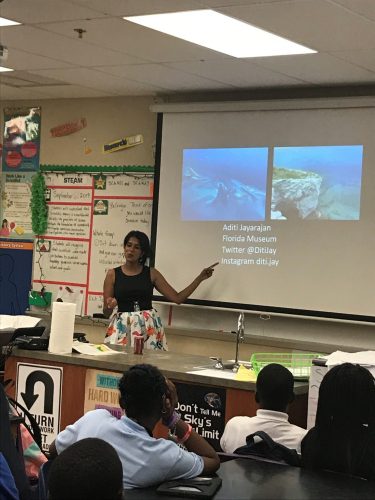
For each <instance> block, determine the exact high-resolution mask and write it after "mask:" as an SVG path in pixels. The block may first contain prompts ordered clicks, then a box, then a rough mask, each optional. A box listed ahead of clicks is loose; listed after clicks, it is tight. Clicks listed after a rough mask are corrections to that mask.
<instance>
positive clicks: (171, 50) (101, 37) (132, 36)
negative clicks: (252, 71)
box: [43, 18, 227, 65]
mask: <svg viewBox="0 0 375 500" xmlns="http://www.w3.org/2000/svg"><path fill="white" fill-rule="evenodd" d="M76 27H77V24H76V23H71V22H68V23H54V24H48V25H43V28H45V29H48V30H49V31H51V32H53V33H58V34H60V35H62V34H63V35H65V36H69V37H73V38H76V34H75V33H74V31H73V29H74V28H76ZM80 27H82V28H84V29H85V30H86V33H85V34H84V36H83V41H84V42H87V43H90V44H95V46H97V47H99V48H101V49H103V48H107V49H111V50H116V51H118V52H121V53H123V54H127V55H128V56H127V57H130V56H132V58H133V59H134V58H137V59H138V60H139V62H165V61H183V60H187V61H189V60H190V61H191V60H199V59H222V58H224V57H227V56H225V55H224V54H220V53H219V52H215V51H213V50H209V49H205V48H204V47H199V46H198V45H195V44H193V43H189V42H185V41H183V40H179V39H178V38H175V37H171V36H168V35H165V34H163V33H159V32H157V31H155V30H151V29H148V28H144V27H143V26H139V25H136V24H134V23H131V22H129V21H124V20H123V19H115V18H112V19H95V20H92V21H87V22H85V23H81V24H80ZM94 54H95V49H93V55H94ZM128 62H130V63H131V62H132V61H127V60H126V59H125V60H122V61H121V64H127V63H128ZM117 63H118V62H117ZM112 64H115V63H112ZM97 65H101V64H100V63H97Z"/></svg>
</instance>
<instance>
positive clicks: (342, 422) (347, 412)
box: [315, 363, 375, 435]
mask: <svg viewBox="0 0 375 500" xmlns="http://www.w3.org/2000/svg"><path fill="white" fill-rule="evenodd" d="M364 424H365V425H367V426H368V427H369V428H372V429H374V430H375V383H374V378H373V376H372V375H371V373H370V372H369V371H368V370H367V369H366V368H364V367H363V366H359V365H353V364H352V363H344V364H342V365H338V366H334V367H333V368H331V369H330V370H329V371H328V372H327V373H326V375H325V376H324V378H323V380H322V383H321V384H320V388H319V399H318V407H317V412H316V422H315V427H316V429H317V430H318V431H320V432H325V433H328V434H329V433H331V431H332V430H333V429H335V428H336V429H339V428H340V429H344V428H345V433H346V434H348V435H349V434H353V433H354V434H355V433H356V432H357V431H358V429H359V428H360V427H362V426H363V425H364Z"/></svg>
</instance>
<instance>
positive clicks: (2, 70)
mask: <svg viewBox="0 0 375 500" xmlns="http://www.w3.org/2000/svg"><path fill="white" fill-rule="evenodd" d="M5 71H14V69H11V68H5V67H4V66H0V73H5Z"/></svg>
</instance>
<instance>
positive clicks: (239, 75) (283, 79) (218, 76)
mask: <svg viewBox="0 0 375 500" xmlns="http://www.w3.org/2000/svg"><path fill="white" fill-rule="evenodd" d="M168 65H169V66H171V67H173V68H176V69H180V70H184V71H188V72H189V73H193V74H196V75H199V76H202V77H205V78H214V79H215V80H217V81H220V82H222V83H225V84H227V85H230V86H234V87H239V88H249V87H260V86H263V85H265V86H268V87H270V86H273V85H275V84H278V85H282V86H286V85H296V84H302V83H305V82H303V81H301V80H298V79H296V78H294V77H292V76H287V75H285V74H284V75H282V74H280V73H277V72H273V71H271V70H269V69H266V68H261V67H258V66H256V65H254V64H252V63H250V62H248V61H228V60H227V61H221V62H217V61H205V62H202V63H201V62H186V63H170V64H168Z"/></svg>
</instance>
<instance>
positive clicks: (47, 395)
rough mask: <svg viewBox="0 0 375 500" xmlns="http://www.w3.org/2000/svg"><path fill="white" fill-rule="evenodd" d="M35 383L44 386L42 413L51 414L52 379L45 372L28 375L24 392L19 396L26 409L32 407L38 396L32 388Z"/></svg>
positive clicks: (37, 371) (38, 371) (39, 371)
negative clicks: (40, 383)
mask: <svg viewBox="0 0 375 500" xmlns="http://www.w3.org/2000/svg"><path fill="white" fill-rule="evenodd" d="M37 382H42V383H43V384H44V413H49V414H52V413H53V386H54V384H53V379H52V377H51V375H49V374H48V373H47V372H43V371H41V370H36V371H35V372H31V373H29V375H28V376H27V379H26V384H25V392H21V396H22V398H23V400H24V401H25V405H26V406H27V409H28V410H30V408H31V407H32V406H33V404H34V403H35V401H36V400H37V399H38V397H39V394H34V387H35V384H36V383H37Z"/></svg>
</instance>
